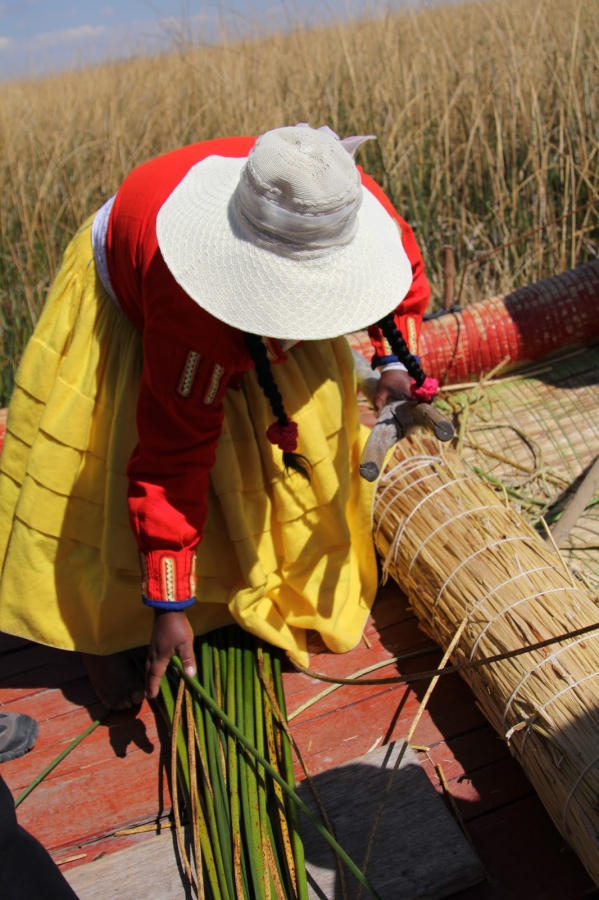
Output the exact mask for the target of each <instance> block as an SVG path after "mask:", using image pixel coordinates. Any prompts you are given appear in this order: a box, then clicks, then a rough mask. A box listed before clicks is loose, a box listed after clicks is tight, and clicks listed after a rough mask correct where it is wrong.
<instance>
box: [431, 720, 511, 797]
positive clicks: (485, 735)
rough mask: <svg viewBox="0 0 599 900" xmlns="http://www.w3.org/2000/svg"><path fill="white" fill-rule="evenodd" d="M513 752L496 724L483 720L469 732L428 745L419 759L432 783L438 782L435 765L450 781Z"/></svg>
mask: <svg viewBox="0 0 599 900" xmlns="http://www.w3.org/2000/svg"><path fill="white" fill-rule="evenodd" d="M509 758H510V752H509V750H508V748H507V745H506V743H505V741H503V740H501V738H500V737H499V736H498V735H497V733H496V732H495V731H494V730H493V728H492V727H491V726H490V725H488V724H484V725H483V726H482V727H480V728H477V729H476V730H474V731H469V732H468V733H467V734H462V735H459V736H458V737H456V738H452V739H451V740H448V741H441V742H440V743H437V744H433V745H432V746H429V748H428V750H427V752H426V753H420V763H421V765H422V768H423V769H424V771H425V772H426V773H427V775H428V776H429V778H430V779H431V781H433V783H437V782H438V777H437V773H436V770H435V766H436V765H440V766H441V767H442V769H443V774H444V775H445V777H446V779H447V780H448V781H450V782H451V781H454V780H456V779H460V778H463V777H464V776H468V777H470V776H471V775H473V774H474V773H476V772H477V771H478V770H479V769H482V768H483V767H484V766H488V765H489V764H491V763H494V762H498V761H499V760H502V759H509Z"/></svg>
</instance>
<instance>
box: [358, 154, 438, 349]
mask: <svg viewBox="0 0 599 900" xmlns="http://www.w3.org/2000/svg"><path fill="white" fill-rule="evenodd" d="M360 172H361V175H362V184H363V185H364V187H365V188H367V190H369V191H370V192H371V193H372V194H374V196H375V197H376V198H377V200H378V201H379V202H380V203H381V204H382V206H384V208H385V209H386V210H387V212H388V213H389V215H390V216H392V217H393V218H394V219H395V220H396V222H398V224H399V226H400V228H401V240H402V244H403V248H404V250H405V251H406V255H407V257H408V259H409V260H410V264H411V266H412V276H413V279H412V285H411V287H410V290H409V291H408V293H407V294H406V296H405V297H404V299H403V300H402V301H401V303H400V305H399V306H398V307H397V309H396V310H395V323H396V325H397V327H398V328H399V330H400V332H401V334H402V335H403V338H404V340H405V342H406V344H407V345H408V347H409V349H410V353H418V341H419V339H420V329H421V327H422V317H423V315H424V314H425V312H426V309H427V306H428V302H429V299H430V293H431V292H430V287H429V283H428V281H427V278H426V274H425V272H424V262H423V259H422V254H421V253H420V248H419V247H418V244H417V243H416V238H415V237H414V232H413V231H412V229H411V228H410V226H409V225H408V223H407V222H406V221H404V219H402V218H401V216H400V215H398V214H397V212H396V210H395V209H394V207H393V206H392V204H391V203H390V201H389V199H388V198H387V197H386V196H385V194H384V193H383V191H382V190H381V188H380V187H379V186H378V184H377V183H376V182H375V181H373V179H372V178H370V176H369V175H366V174H365V173H364V172H362V170H361V169H360ZM368 334H369V336H370V339H371V341H372V344H373V346H374V351H375V353H376V355H377V356H388V355H389V354H390V353H391V352H392V351H391V349H390V348H389V345H388V344H387V343H386V341H385V339H384V338H383V335H382V333H381V330H380V328H379V327H378V326H377V325H371V326H370V328H369V329H368Z"/></svg>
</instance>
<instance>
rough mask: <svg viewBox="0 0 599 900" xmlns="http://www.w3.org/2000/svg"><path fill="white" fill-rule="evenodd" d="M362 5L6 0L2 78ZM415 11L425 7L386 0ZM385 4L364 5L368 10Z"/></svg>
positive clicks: (349, 1)
mask: <svg viewBox="0 0 599 900" xmlns="http://www.w3.org/2000/svg"><path fill="white" fill-rule="evenodd" d="M367 2H368V0H326V2H315V0H13V2H11V0H8V2H0V78H4V79H5V78H10V77H15V76H16V77H20V76H23V75H28V74H43V73H45V72H47V71H50V70H55V69H62V68H65V67H67V66H69V65H71V64H73V63H75V64H76V63H77V62H78V63H83V62H94V61H98V60H101V59H104V58H106V57H109V56H113V57H114V56H117V55H119V56H122V55H127V54H129V53H132V52H137V51H139V50H140V49H145V50H149V51H155V50H158V49H160V48H166V47H168V45H169V41H170V40H171V38H172V37H177V36H178V35H181V34H185V33H189V32H191V34H192V35H193V36H194V37H196V38H200V39H201V38H203V39H204V40H211V39H213V38H214V36H215V35H216V34H217V32H218V27H219V22H222V21H223V20H224V21H225V22H226V26H227V31H228V32H229V33H234V32H237V33H239V32H240V31H241V30H243V29H248V28H269V27H270V28H272V27H273V26H276V24H277V23H280V24H281V25H284V24H285V22H289V21H290V20H294V21H295V20H297V18H298V17H299V18H300V19H301V20H303V21H310V20H313V19H314V18H319V19H322V18H325V17H327V15H330V14H335V13H337V14H343V11H344V10H346V9H347V8H348V7H349V6H352V7H353V8H355V9H360V8H362V9H363V8H364V5H365V4H366V3H367ZM391 2H392V5H394V6H401V5H404V6H405V5H420V3H422V4H423V5H424V3H426V0H391ZM382 3H383V0H370V3H369V4H368V5H369V6H370V8H371V9H372V8H374V7H376V6H381V5H382Z"/></svg>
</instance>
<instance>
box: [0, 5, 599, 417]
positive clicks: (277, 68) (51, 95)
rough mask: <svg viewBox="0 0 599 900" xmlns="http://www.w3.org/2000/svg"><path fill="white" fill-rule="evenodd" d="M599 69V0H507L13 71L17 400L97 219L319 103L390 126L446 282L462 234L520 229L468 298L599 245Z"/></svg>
mask: <svg viewBox="0 0 599 900" xmlns="http://www.w3.org/2000/svg"><path fill="white" fill-rule="evenodd" d="M598 73H599V0H488V2H472V3H464V4H462V5H458V6H439V7H437V8H432V9H424V10H420V11H414V10H412V11H404V12H402V13H394V14H389V15H388V16H387V17H380V18H373V19H371V20H360V21H354V22H349V23H348V22H345V23H341V22H339V23H338V24H337V25H332V26H331V25H329V26H327V27H326V28H325V27H323V28H320V29H319V28H315V29H312V30H305V29H304V30H302V29H297V30H292V31H290V32H289V33H287V34H279V35H270V36H269V37H265V38H261V39H260V38H255V39H252V40H245V41H235V42H234V41H229V42H228V41H227V40H226V39H225V38H223V42H222V44H221V45H219V46H211V47H204V48H200V47H194V46H189V45H185V44H180V45H179V46H174V47H173V50H172V52H171V53H169V54H165V55H164V56H161V57H160V58H152V59H150V58H147V59H143V58H139V59H134V60H130V61H127V62H119V63H114V64H106V65H104V66H101V67H95V68H89V69H84V70H81V71H73V72H70V73H67V74H63V75H57V76H53V77H48V78H45V79H41V80H37V81H29V82H14V83H7V84H5V85H3V86H2V89H1V91H0V136H1V137H0V140H1V142H2V153H1V157H0V235H1V240H2V248H1V255H0V298H1V300H0V312H1V317H2V318H1V327H2V341H3V349H2V357H1V366H2V368H1V370H0V393H1V396H0V404H4V403H6V401H7V399H8V397H9V396H10V392H11V388H12V382H13V375H14V369H15V366H16V364H17V363H18V360H19V356H20V353H21V350H22V347H23V345H24V343H25V341H26V339H27V337H28V335H29V334H30V332H31V328H32V323H34V322H35V321H36V318H37V316H38V314H39V310H40V308H41V306H42V304H43V302H44V297H45V294H46V291H47V288H48V285H49V283H50V281H51V279H52V277H53V274H54V272H55V271H56V268H57V266H58V264H59V260H60V256H61V253H62V251H63V250H64V248H65V246H66V243H67V241H68V240H69V238H70V237H71V236H72V234H73V233H74V231H75V230H76V228H77V227H78V225H79V224H80V223H81V222H82V220H83V219H84V218H85V217H86V216H87V215H88V214H89V213H91V212H93V211H94V210H95V209H96V208H97V207H98V206H99V205H100V204H101V203H102V202H103V201H104V200H105V199H107V198H108V197H109V196H110V195H111V194H112V193H113V192H114V191H115V190H116V188H117V187H118V186H119V183H120V182H121V180H122V178H123V177H124V176H125V175H126V174H127V173H128V172H129V171H130V170H131V169H132V168H133V167H134V166H136V165H137V164H139V163H141V162H143V161H144V160H146V159H148V158H150V157H152V156H155V155H157V154H159V153H162V152H164V151H167V150H171V149H173V148H175V147H178V146H180V145H182V144H186V143H190V142H193V141H198V140H204V139H208V138H212V137H217V136H221V135H224V134H256V133H259V132H261V131H264V130H266V129H268V128H271V127H275V126H278V125H282V124H293V123H295V122H303V121H306V122H309V123H310V124H311V125H314V126H318V125H321V124H325V123H326V124H328V125H330V126H331V127H332V128H334V129H335V130H336V131H337V132H338V133H340V134H341V135H342V136H343V135H347V134H356V133H359V134H368V133H374V134H376V135H377V136H378V141H377V142H370V143H369V144H367V145H365V147H363V148H362V149H361V150H360V156H359V161H360V162H361V163H362V164H363V165H364V167H365V168H366V169H367V170H368V171H369V172H370V173H371V174H373V175H374V176H375V177H376V178H377V179H378V180H379V181H380V183H381V184H382V186H383V187H384V188H385V190H386V191H387V192H388V194H389V196H390V197H391V199H392V200H393V202H394V203H395V205H396V206H397V208H398V210H399V211H400V212H401V213H402V215H404V216H405V218H406V219H407V220H408V221H409V222H410V223H411V224H412V225H413V226H414V228H415V229H416V233H417V236H418V238H419V241H420V243H421V246H422V248H423V251H424V253H425V257H426V260H427V264H428V271H429V275H430V278H431V281H432V284H433V292H434V295H435V296H436V297H438V296H439V295H440V292H441V274H440V263H441V247H442V246H443V245H444V244H451V245H453V246H454V248H455V250H456V253H457V264H458V268H460V267H463V266H464V265H465V264H466V263H469V262H471V261H472V260H475V259H476V258H477V256H480V255H482V254H486V253H487V252H488V251H490V250H495V249H496V248H500V247H502V246H503V245H504V244H506V243H509V242H511V241H515V243H513V244H512V245H511V246H510V247H508V248H505V249H501V250H498V251H497V252H494V253H493V255H492V256H490V257H489V258H486V259H485V260H484V261H481V262H480V263H479V264H475V265H470V266H469V268H468V269H467V275H466V277H465V279H464V290H463V292H462V295H461V297H460V300H461V302H462V303H464V302H470V301H471V300H473V299H478V298H479V297H482V296H489V295H491V294H493V293H498V292H503V291H507V290H510V289H511V288H513V287H516V286H520V285H522V284H526V283H529V282H531V281H535V280H537V279H539V278H540V277H544V276H546V275H548V274H553V273H555V272H558V271H562V270H564V269H566V268H569V267H571V266H573V265H576V264H577V263H579V262H584V261H585V260H586V259H588V258H590V257H594V256H595V255H596V251H597V242H598V238H599V223H598V217H597V211H596V209H595V206H594V201H596V199H597V195H598V192H599V174H598V165H597V153H598V149H599V91H598V85H599V78H598ZM576 209H578V210H580V211H579V212H577V213H576V214H575V215H569V214H570V213H571V212H572V211H573V210H576ZM564 216H565V217H566V218H562V219H561V221H559V222H558V223H557V224H550V223H552V222H553V220H555V219H557V218H558V217H564ZM539 226H547V227H544V229H543V231H542V232H540V233H537V234H534V235H532V236H530V237H528V238H523V239H521V240H516V239H519V238H522V236H523V235H525V234H526V233H527V232H529V231H531V230H532V229H536V228H538V227H539Z"/></svg>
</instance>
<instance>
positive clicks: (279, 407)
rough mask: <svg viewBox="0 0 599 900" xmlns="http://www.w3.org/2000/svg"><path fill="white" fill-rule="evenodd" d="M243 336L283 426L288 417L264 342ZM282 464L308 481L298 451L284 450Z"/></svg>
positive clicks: (306, 466) (305, 465)
mask: <svg viewBox="0 0 599 900" xmlns="http://www.w3.org/2000/svg"><path fill="white" fill-rule="evenodd" d="M243 337H244V339H245V344H246V347H247V348H248V350H249V353H250V356H251V357H252V361H253V363H254V366H255V368H256V377H257V379H258V384H259V385H260V387H261V388H262V392H263V394H264V396H265V397H266V399H267V400H268V402H269V403H270V408H271V409H272V411H273V415H274V416H275V417H276V419H277V421H278V423H279V425H280V426H281V427H282V428H284V427H285V426H286V425H287V424H288V422H289V419H288V417H287V413H286V412H285V407H284V406H283V398H282V397H281V394H280V393H279V389H278V387H277V384H276V381H275V380H274V378H273V374H272V369H271V367H270V360H269V359H268V353H267V350H266V347H265V346H264V342H263V341H262V338H261V337H260V336H259V335H257V334H250V333H249V332H248V331H244V332H243ZM283 465H284V466H285V471H286V472H287V471H288V470H289V469H292V470H293V471H294V472H298V473H299V474H300V475H303V476H304V478H305V479H306V480H307V481H310V468H311V467H310V463H309V462H308V460H307V459H306V457H305V456H302V455H301V454H300V453H290V452H286V451H284V452H283Z"/></svg>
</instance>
